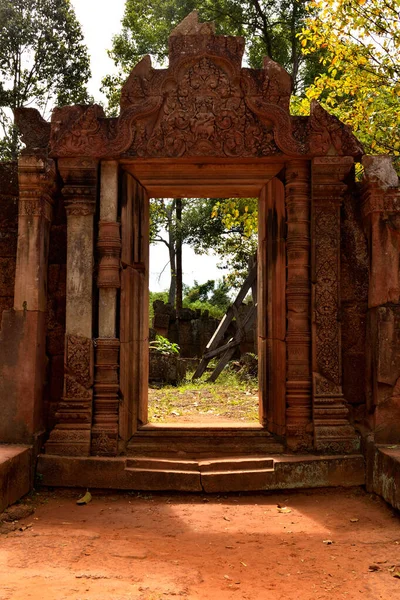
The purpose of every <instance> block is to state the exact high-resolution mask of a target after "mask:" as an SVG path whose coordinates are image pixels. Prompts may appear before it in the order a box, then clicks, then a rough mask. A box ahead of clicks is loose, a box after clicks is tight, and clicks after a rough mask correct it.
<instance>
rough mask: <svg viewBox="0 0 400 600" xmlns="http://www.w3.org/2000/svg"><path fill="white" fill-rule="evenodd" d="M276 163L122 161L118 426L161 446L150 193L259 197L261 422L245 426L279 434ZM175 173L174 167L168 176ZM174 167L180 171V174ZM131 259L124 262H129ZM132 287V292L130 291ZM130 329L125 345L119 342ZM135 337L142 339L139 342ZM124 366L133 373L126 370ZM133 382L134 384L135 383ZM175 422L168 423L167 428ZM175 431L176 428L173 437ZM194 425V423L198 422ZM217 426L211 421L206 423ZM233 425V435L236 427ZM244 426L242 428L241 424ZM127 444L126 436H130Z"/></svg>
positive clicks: (282, 309)
mask: <svg viewBox="0 0 400 600" xmlns="http://www.w3.org/2000/svg"><path fill="white" fill-rule="evenodd" d="M282 168H283V165H282V164H281V163H280V162H273V163H271V162H269V161H265V162H263V163H262V164H259V163H258V164H257V163H251V162H247V163H246V164H243V163H242V161H231V162H230V163H227V162H226V161H224V162H220V163H218V162H216V164H215V163H214V164H213V163H211V164H210V163H208V162H204V161H201V160H197V161H192V162H190V163H186V164H185V165H180V164H179V163H176V162H175V163H172V162H169V161H168V162H163V163H159V162H158V163H152V162H151V161H150V162H148V163H144V164H142V165H137V163H131V164H129V163H128V164H124V167H123V171H124V172H123V175H122V179H123V185H122V190H123V191H122V199H121V207H122V208H121V233H122V263H123V265H126V266H125V267H124V270H123V274H122V283H121V286H122V289H121V311H120V314H121V382H126V383H125V385H126V387H127V391H126V395H127V396H129V397H130V407H129V408H128V410H127V411H126V413H124V414H123V415H122V419H121V423H120V431H126V440H127V442H128V440H129V439H131V436H138V435H139V436H141V437H142V438H143V432H150V431H151V430H152V431H151V433H152V435H153V436H154V435H155V434H156V432H157V430H159V433H160V447H161V445H162V438H163V435H164V434H165V431H166V426H164V427H158V426H157V425H154V424H149V423H148V405H147V403H148V385H147V381H148V370H147V369H148V364H147V360H148V338H147V332H146V329H145V324H146V323H148V305H149V301H148V276H149V252H148V246H149V238H148V234H149V229H148V219H149V215H148V207H149V198H150V197H184V198H190V197H192V198H198V197H212V196H214V197H215V196H218V197H226V196H228V195H229V196H232V197H244V198H246V197H254V196H255V197H258V198H259V201H258V205H259V211H258V212H259V250H258V252H259V256H260V260H259V269H258V278H257V281H258V298H259V302H258V319H259V322H260V324H261V325H260V327H259V331H258V350H259V352H258V354H259V371H260V374H261V376H260V380H259V425H257V424H255V425H254V426H253V427H252V426H251V425H250V426H247V427H245V429H246V430H251V429H254V430H255V431H258V432H260V431H265V432H268V433H269V434H276V435H278V436H282V435H283V434H284V431H285V414H286V409H285V407H286V389H285V388H286V343H285V336H286V301H285V288H286V252H285V223H286V217H285V194H284V186H283V183H282V181H281V180H280V179H279V178H278V177H277V175H278V174H279V173H280V172H281V171H282ZM174 172H175V173H176V174H175V176H174ZM178 173H179V176H178ZM129 261H130V262H129ZM130 292H132V293H130ZM127 331H129V332H131V337H132V340H136V341H135V342H132V343H131V345H127V346H125V345H124V342H123V341H122V340H123V339H124V338H123V336H125V335H126V332H127ZM139 338H141V339H140V340H139ZM125 364H129V365H130V366H131V371H130V372H128V371H126V372H125V370H124V368H123V365H125ZM134 382H135V383H136V385H135V383H134ZM172 429H173V427H171V426H169V427H168V430H169V433H171V430H172ZM177 429H178V431H176V432H174V433H175V434H176V435H178V433H179V427H178V428H177ZM197 429H198V428H197ZM206 429H207V430H208V431H209V430H210V429H219V427H218V426H217V427H216V428H213V427H212V426H211V428H210V427H207V428H206ZM224 429H226V430H227V431H226V434H228V433H229V431H228V429H231V432H232V434H233V435H237V431H236V429H237V427H235V426H232V427H228V426H226V427H224ZM240 429H242V428H240ZM128 443H129V442H128Z"/></svg>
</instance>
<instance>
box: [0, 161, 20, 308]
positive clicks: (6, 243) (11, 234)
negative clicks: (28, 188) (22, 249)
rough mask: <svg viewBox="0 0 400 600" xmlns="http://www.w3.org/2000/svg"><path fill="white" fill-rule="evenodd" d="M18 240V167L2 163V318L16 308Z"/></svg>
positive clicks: (0, 185)
mask: <svg viewBox="0 0 400 600" xmlns="http://www.w3.org/2000/svg"><path fill="white" fill-rule="evenodd" d="M17 238H18V166H17V164H16V163H0V318H1V314H2V313H3V311H4V310H7V309H9V308H12V307H13V306H14V282H15V264H16V255H17Z"/></svg>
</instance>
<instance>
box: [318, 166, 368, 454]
mask: <svg viewBox="0 0 400 600" xmlns="http://www.w3.org/2000/svg"><path fill="white" fill-rule="evenodd" d="M353 162H354V160H353V158H351V157H343V158H341V157H326V158H316V159H314V160H313V164H312V240H313V256H312V280H313V292H312V305H313V327H312V339H313V420H314V446H315V448H316V450H318V451H322V452H352V451H354V450H356V449H357V448H358V438H357V436H356V434H355V431H354V429H353V427H352V426H351V425H350V424H349V421H348V413H349V411H348V409H347V407H346V404H345V400H344V397H343V392H342V364H341V326H340V316H339V314H340V312H339V311H340V206H341V203H342V200H343V194H344V192H345V191H346V189H347V186H346V184H345V183H344V180H345V178H346V176H347V175H348V174H349V172H350V171H351V170H352V166H353Z"/></svg>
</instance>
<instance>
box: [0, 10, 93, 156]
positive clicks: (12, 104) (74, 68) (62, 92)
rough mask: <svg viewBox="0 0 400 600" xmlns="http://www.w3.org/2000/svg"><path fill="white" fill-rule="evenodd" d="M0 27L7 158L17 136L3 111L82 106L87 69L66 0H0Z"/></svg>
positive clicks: (1, 148) (0, 144)
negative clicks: (80, 104)
mask: <svg viewBox="0 0 400 600" xmlns="http://www.w3.org/2000/svg"><path fill="white" fill-rule="evenodd" d="M0 23H1V29H0V125H1V128H2V130H3V136H2V140H0V158H5V159H8V158H15V157H16V155H17V153H18V134H17V131H16V129H15V127H14V126H13V124H12V121H11V118H10V110H7V109H14V108H19V107H21V106H29V105H32V104H33V105H35V106H37V107H38V108H39V109H40V110H41V111H42V112H43V113H45V112H46V111H47V109H48V108H49V107H50V106H51V105H52V104H54V103H56V104H58V105H64V104H72V103H83V102H87V101H88V95H87V90H86V84H87V81H88V79H89V77H90V68H89V56H88V52H87V48H86V46H85V45H84V44H83V34H82V30H81V26H80V24H79V22H78V20H77V19H76V16H75V13H74V10H73V8H72V6H71V4H70V1H69V0H0Z"/></svg>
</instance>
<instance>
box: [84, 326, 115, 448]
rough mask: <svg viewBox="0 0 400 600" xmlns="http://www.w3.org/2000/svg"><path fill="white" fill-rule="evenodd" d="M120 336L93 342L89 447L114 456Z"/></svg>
mask: <svg viewBox="0 0 400 600" xmlns="http://www.w3.org/2000/svg"><path fill="white" fill-rule="evenodd" d="M119 346H120V343H119V340H117V339H108V338H107V339H106V338H103V339H97V340H96V342H95V356H96V359H95V381H94V410H93V428H92V449H91V452H92V454H93V455H95V456H116V454H117V451H118V414H119Z"/></svg>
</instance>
